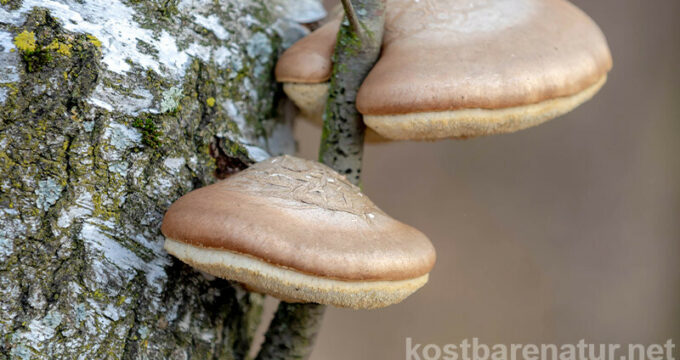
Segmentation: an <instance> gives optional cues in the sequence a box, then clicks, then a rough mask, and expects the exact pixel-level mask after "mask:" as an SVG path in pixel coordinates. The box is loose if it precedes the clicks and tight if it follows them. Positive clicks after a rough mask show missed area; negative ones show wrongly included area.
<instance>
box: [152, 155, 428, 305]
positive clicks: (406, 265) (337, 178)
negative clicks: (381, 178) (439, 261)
mask: <svg viewBox="0 0 680 360" xmlns="http://www.w3.org/2000/svg"><path fill="white" fill-rule="evenodd" d="M161 230H162V231H163V234H164V235H165V236H166V243H165V248H166V249H167V250H168V252H170V253H171V254H173V255H175V256H176V257H178V258H179V259H180V260H182V261H184V262H186V263H188V264H190V265H192V266H194V267H196V268H198V269H200V270H203V271H205V272H208V273H210V274H213V275H216V276H219V277H223V278H226V279H230V280H235V281H238V282H241V283H244V284H245V285H246V286H247V287H248V288H250V289H253V290H255V291H259V292H263V293H266V294H270V295H273V296H275V297H278V298H280V299H282V300H286V301H288V302H316V303H321V304H330V305H335V306H341V307H351V308H376V307H383V306H387V305H390V304H393V303H396V302H399V301H401V300H403V299H404V298H405V297H407V296H408V295H410V294H411V293H413V292H414V291H415V290H417V289H418V288H419V287H421V286H422V285H424V284H425V283H426V282H427V278H428V272H429V271H430V269H431V268H432V266H433V265H434V260H435V253H434V248H433V247H432V245H431V243H430V242H429V240H428V239H427V237H425V235H423V234H422V233H421V232H419V231H418V230H416V229H414V228H412V227H410V226H408V225H405V224H403V223H400V222H398V221H396V220H394V219H392V218H391V217H389V216H388V215H386V214H385V213H384V212H383V211H381V210H380V209H379V208H378V207H376V206H375V205H374V204H373V203H372V202H371V201H370V200H369V199H368V198H367V197H366V196H365V195H363V194H361V192H360V190H359V188H358V187H356V186H354V185H352V184H350V183H349V182H348V181H347V180H346V179H345V178H344V177H343V176H342V175H340V174H338V173H336V172H334V171H333V170H331V169H330V168H328V167H327V166H325V165H322V164H320V163H316V162H311V161H307V160H302V159H298V158H294V157H290V156H283V157H277V158H272V159H269V160H266V161H263V162H261V163H258V164H255V165H253V166H252V167H250V168H249V169H246V170H244V171H242V172H240V173H238V174H235V175H233V176H231V177H229V178H227V179H226V180H224V181H221V182H218V183H216V184H213V185H209V186H206V187H203V188H201V189H198V190H195V191H192V192H190V193H188V194H187V195H185V196H183V197H181V198H180V199H179V200H177V201H176V202H175V203H174V204H173V205H172V206H171V207H170V209H169V210H168V212H167V213H166V215H165V218H164V220H163V225H162V228H161Z"/></svg>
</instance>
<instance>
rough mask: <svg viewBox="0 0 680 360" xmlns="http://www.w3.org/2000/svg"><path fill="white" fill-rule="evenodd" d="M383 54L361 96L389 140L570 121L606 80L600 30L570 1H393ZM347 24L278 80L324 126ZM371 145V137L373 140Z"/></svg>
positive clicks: (363, 108)
mask: <svg viewBox="0 0 680 360" xmlns="http://www.w3.org/2000/svg"><path fill="white" fill-rule="evenodd" d="M385 6H386V18H385V33H384V37H383V46H382V52H381V56H380V58H379V60H378V62H377V63H376V65H375V67H374V68H373V69H372V70H371V72H370V73H369V74H368V76H367V77H366V79H365V80H364V82H363V84H362V85H361V88H360V89H359V92H358V94H357V99H356V104H357V109H358V110H359V112H361V113H362V114H363V116H364V122H365V123H366V126H367V127H368V129H369V130H372V131H375V132H376V133H378V134H379V135H380V136H382V137H384V138H387V139H390V140H436V139H445V138H468V137H476V136H482V135H491V134H501V133H509V132H514V131H517V130H521V129H524V128H528V127H531V126H534V125H537V124H540V123H542V122H545V121H547V120H550V119H553V118H555V117H558V116H560V115H562V114H565V113H567V112H569V111H571V110H572V109H574V108H575V107H577V106H579V105H580V104H582V103H584V102H585V101H587V100H589V99H590V98H591V97H592V96H593V95H594V94H595V93H596V92H597V91H598V90H599V89H600V88H601V87H602V85H603V84H604V83H605V81H606V79H607V73H608V71H609V70H610V69H611V66H612V59H611V55H610V52H609V48H608V46H607V42H606V39H605V37H604V35H603V34H602V32H601V31H600V29H599V28H598V26H597V24H595V22H593V21H592V20H591V19H590V18H589V17H588V16H587V15H586V14H585V13H583V12H582V11H581V10H579V9H578V8H576V7H575V6H574V5H572V4H571V3H569V2H568V1H565V0H503V1H489V0H465V1H462V0H431V1H413V0H386V5H385ZM339 26H340V20H334V21H330V22H328V23H326V24H325V25H324V26H323V27H321V28H319V29H317V30H316V31H315V32H313V33H312V34H310V35H308V36H307V37H305V38H303V39H302V40H300V41H298V42H297V43H295V44H294V45H293V46H292V47H290V48H289V49H288V50H287V51H286V52H285V53H284V54H283V55H282V56H281V58H280V59H279V62H278V64H277V67H276V77H277V80H278V81H279V82H283V83H284V91H285V92H286V94H288V96H289V97H290V98H291V99H292V101H293V102H295V103H296V105H298V107H299V108H300V109H301V114H302V115H303V116H304V117H306V118H309V119H312V120H314V121H316V122H320V121H321V120H320V119H321V116H322V113H323V109H324V104H325V102H326V97H327V96H328V95H327V94H328V84H329V79H330V77H331V68H332V62H331V61H332V53H333V49H334V47H335V42H336V37H337V36H336V34H337V32H338V28H339ZM367 138H371V136H369V135H368V134H367Z"/></svg>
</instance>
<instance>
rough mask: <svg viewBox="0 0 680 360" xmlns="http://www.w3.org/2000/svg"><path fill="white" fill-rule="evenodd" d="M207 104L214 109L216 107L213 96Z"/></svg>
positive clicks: (206, 101)
mask: <svg viewBox="0 0 680 360" xmlns="http://www.w3.org/2000/svg"><path fill="white" fill-rule="evenodd" d="M205 103H206V104H208V106H210V107H213V106H215V98H214V97H212V96H211V97H209V98H208V99H207V100H205Z"/></svg>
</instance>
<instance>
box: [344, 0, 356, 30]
mask: <svg viewBox="0 0 680 360" xmlns="http://www.w3.org/2000/svg"><path fill="white" fill-rule="evenodd" d="M342 7H344V8H345V14H346V15H347V19H348V20H349V24H350V26H351V27H352V31H353V32H354V33H355V34H357V35H358V36H361V25H359V19H358V18H357V14H356V13H355V12H354V6H353V5H352V1H351V0H342Z"/></svg>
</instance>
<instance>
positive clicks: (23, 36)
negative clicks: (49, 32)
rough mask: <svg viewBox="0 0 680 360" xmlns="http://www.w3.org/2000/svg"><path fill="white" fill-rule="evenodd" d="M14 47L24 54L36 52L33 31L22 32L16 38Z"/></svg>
mask: <svg viewBox="0 0 680 360" xmlns="http://www.w3.org/2000/svg"><path fill="white" fill-rule="evenodd" d="M14 45H16V47H17V48H18V49H19V50H21V51H23V52H28V53H30V52H34V51H35V49H36V44H35V34H34V33H33V32H32V31H30V32H29V31H26V30H24V31H22V32H21V33H19V35H17V36H16V37H15V38H14Z"/></svg>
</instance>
